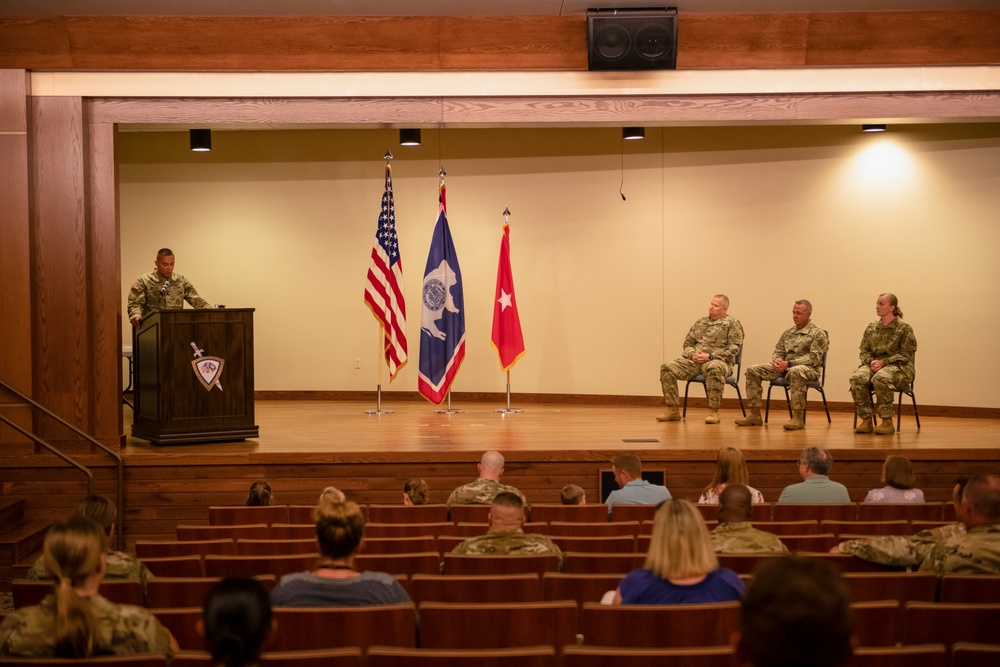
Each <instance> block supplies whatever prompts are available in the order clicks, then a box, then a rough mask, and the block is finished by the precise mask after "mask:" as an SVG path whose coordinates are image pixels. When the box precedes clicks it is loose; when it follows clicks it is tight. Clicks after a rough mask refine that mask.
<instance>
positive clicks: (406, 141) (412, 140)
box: [399, 128, 420, 146]
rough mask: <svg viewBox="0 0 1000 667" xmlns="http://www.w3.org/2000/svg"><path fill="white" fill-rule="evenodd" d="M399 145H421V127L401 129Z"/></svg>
mask: <svg viewBox="0 0 1000 667" xmlns="http://www.w3.org/2000/svg"><path fill="white" fill-rule="evenodd" d="M399 145H400V146H419V145H420V129H419V128H403V129H401V130H400V131H399Z"/></svg>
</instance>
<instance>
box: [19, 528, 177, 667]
mask: <svg viewBox="0 0 1000 667" xmlns="http://www.w3.org/2000/svg"><path fill="white" fill-rule="evenodd" d="M107 539H108V538H107V535H106V534H105V532H104V529H103V528H101V526H100V525H99V524H98V523H97V522H96V521H94V520H93V519H89V518H87V517H84V516H79V515H74V516H71V517H70V518H68V519H66V520H64V521H60V522H58V523H56V524H54V525H53V526H52V528H50V529H49V532H48V534H47V535H46V536H45V543H44V546H43V548H42V551H43V555H44V558H45V568H46V569H47V570H48V572H50V573H51V574H50V576H51V578H52V580H53V582H54V583H55V586H54V590H53V592H52V594H51V595H49V596H47V597H45V599H43V600H42V601H41V602H40V603H39V604H37V605H35V606H33V607H24V608H22V609H18V610H16V611H14V612H12V613H11V614H9V615H8V616H7V617H6V618H5V619H4V622H3V624H2V625H0V655H3V656H18V657H26V658H50V657H57V658H90V657H94V656H100V655H109V654H110V655H133V654H137V653H161V654H164V655H166V654H172V653H175V652H177V651H178V647H177V642H176V641H174V638H173V637H172V636H171V635H170V632H169V631H167V629H166V628H164V627H163V626H162V625H161V624H160V622H159V621H158V620H156V617H154V616H153V614H151V613H150V612H149V611H148V610H146V609H143V608H142V607H136V606H133V605H121V604H115V603H113V602H109V601H108V600H106V599H104V598H103V597H101V596H100V594H98V588H99V586H100V584H101V581H103V580H104V571H105V566H106V561H107Z"/></svg>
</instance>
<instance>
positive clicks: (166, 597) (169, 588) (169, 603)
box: [101, 574, 277, 609]
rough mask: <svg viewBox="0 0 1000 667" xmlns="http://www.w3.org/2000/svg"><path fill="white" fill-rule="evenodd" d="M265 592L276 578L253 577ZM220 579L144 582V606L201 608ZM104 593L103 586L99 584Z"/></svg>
mask: <svg viewBox="0 0 1000 667" xmlns="http://www.w3.org/2000/svg"><path fill="white" fill-rule="evenodd" d="M255 578H256V579H257V580H258V581H260V582H261V583H262V584H263V585H264V587H265V588H266V589H267V590H269V591H270V590H271V589H272V588H274V585H275V583H277V577H275V576H274V575H270V574H268V575H261V576H258V577H255ZM219 580H220V577H176V578H173V577H171V578H166V577H163V578H161V577H154V578H153V579H150V580H149V581H147V582H146V606H147V607H149V608H150V609H158V608H159V609H170V608H174V609H178V608H183V607H201V605H202V603H203V602H204V600H205V595H207V594H208V591H209V590H210V589H211V588H212V586H214V585H215V584H216V583H217V582H218V581H219ZM101 592H102V593H103V592H104V584H101Z"/></svg>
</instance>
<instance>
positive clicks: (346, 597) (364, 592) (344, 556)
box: [271, 501, 410, 607]
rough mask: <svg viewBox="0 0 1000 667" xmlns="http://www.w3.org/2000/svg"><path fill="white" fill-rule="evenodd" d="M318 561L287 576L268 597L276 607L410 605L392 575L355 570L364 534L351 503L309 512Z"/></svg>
mask: <svg viewBox="0 0 1000 667" xmlns="http://www.w3.org/2000/svg"><path fill="white" fill-rule="evenodd" d="M313 518H315V519H316V538H317V540H318V542H319V549H320V560H319V563H317V564H316V566H315V567H314V568H313V569H312V570H311V571H308V572H295V573H293V574H286V575H285V576H283V577H282V578H281V580H280V581H279V582H278V585H277V587H276V588H275V589H274V591H272V593H271V602H272V604H274V606H275V607H368V606H373V605H383V604H398V603H401V602H410V596H409V595H407V594H406V590H405V589H404V588H403V587H402V586H401V585H400V583H399V581H398V580H397V579H396V578H395V577H394V576H392V575H391V574H386V573H384V572H373V571H371V570H365V571H364V572H358V571H357V570H355V569H354V554H355V553H357V551H358V547H359V546H360V545H361V538H362V537H364V532H365V517H364V514H362V513H361V508H360V507H358V505H357V504H356V503H353V502H351V501H347V502H343V503H320V504H319V505H317V506H316V509H314V510H313Z"/></svg>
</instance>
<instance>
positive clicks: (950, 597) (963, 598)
mask: <svg viewBox="0 0 1000 667" xmlns="http://www.w3.org/2000/svg"><path fill="white" fill-rule="evenodd" d="M939 599H940V601H941V602H955V603H970V602H978V603H992V602H998V601H1000V575H993V574H946V575H945V576H944V577H942V578H941V596H940V598H939ZM997 643H1000V637H998V639H997Z"/></svg>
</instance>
